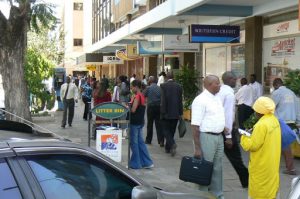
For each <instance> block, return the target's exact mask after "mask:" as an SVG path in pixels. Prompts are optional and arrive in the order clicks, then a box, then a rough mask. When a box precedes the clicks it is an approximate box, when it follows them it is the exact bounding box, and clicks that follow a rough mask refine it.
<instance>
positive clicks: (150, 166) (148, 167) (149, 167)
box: [143, 164, 154, 169]
mask: <svg viewBox="0 0 300 199" xmlns="http://www.w3.org/2000/svg"><path fill="white" fill-rule="evenodd" d="M153 167H154V164H151V165H149V166H145V167H143V169H152V168H153Z"/></svg>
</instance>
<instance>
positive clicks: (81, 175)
mask: <svg viewBox="0 0 300 199" xmlns="http://www.w3.org/2000/svg"><path fill="white" fill-rule="evenodd" d="M27 161H28V163H29V165H30V167H31V168H32V170H33V172H34V174H35V176H36V178H37V180H38V181H39V183H40V185H41V187H42V190H43V192H44V194H45V196H46V198H47V199H66V198H72V199H117V198H118V199H119V198H124V199H127V198H128V199H130V198H131V191H132V189H133V187H134V186H136V184H135V183H134V182H133V181H132V180H130V179H128V178H127V177H126V176H124V175H122V174H121V173H120V172H118V171H116V170H114V169H112V168H109V167H108V166H107V165H104V164H102V163H101V162H100V161H97V160H94V159H92V158H89V157H84V156H79V155H48V156H31V157H28V158H27Z"/></svg>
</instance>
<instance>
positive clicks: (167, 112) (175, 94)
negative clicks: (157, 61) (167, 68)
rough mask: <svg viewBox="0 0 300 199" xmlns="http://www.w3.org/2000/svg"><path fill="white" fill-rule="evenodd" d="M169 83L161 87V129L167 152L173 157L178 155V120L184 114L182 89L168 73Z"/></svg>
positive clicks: (171, 74)
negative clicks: (175, 136) (176, 134)
mask: <svg viewBox="0 0 300 199" xmlns="http://www.w3.org/2000/svg"><path fill="white" fill-rule="evenodd" d="M166 77H167V81H166V82H165V83H163V84H161V85H160V87H161V106H160V116H161V125H162V126H161V127H162V131H163V133H164V136H165V138H166V145H165V151H166V153H171V156H174V155H175V154H176V147H177V145H176V143H175V140H174V134H175V131H176V126H177V122H178V119H179V118H180V117H181V116H182V114H183V106H182V88H181V86H180V85H179V84H178V83H176V82H175V81H174V80H173V73H171V72H168V73H167V76H166Z"/></svg>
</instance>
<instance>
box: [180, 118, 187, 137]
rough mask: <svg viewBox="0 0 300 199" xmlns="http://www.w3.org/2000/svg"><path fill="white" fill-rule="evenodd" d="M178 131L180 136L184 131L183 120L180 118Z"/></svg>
mask: <svg viewBox="0 0 300 199" xmlns="http://www.w3.org/2000/svg"><path fill="white" fill-rule="evenodd" d="M178 132H179V137H180V138H182V137H183V136H184V135H185V133H186V126H185V121H184V120H183V119H182V118H180V119H179V124H178Z"/></svg>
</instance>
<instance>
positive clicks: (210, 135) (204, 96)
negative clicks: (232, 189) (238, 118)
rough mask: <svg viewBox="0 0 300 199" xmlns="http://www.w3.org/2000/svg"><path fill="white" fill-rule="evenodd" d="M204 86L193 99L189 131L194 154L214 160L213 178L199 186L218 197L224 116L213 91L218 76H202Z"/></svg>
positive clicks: (221, 186)
mask: <svg viewBox="0 0 300 199" xmlns="http://www.w3.org/2000/svg"><path fill="white" fill-rule="evenodd" d="M204 88H205V90H204V91H203V92H202V93H201V94H200V95H198V96H197V97H196V98H195V99H194V101H193V103H192V118H191V119H192V120H191V124H192V132H193V139H194V148H195V149H194V150H195V152H194V157H195V158H201V157H203V158H204V159H205V160H207V161H210V162H213V173H212V180H211V184H210V185H209V186H200V190H202V191H208V190H209V191H210V192H212V193H213V194H214V195H215V196H216V197H217V198H224V196H223V174H222V170H223V169H222V167H223V166H222V157H223V152H224V140H223V136H222V132H223V131H224V128H225V116H224V109H223V106H222V102H221V100H220V98H219V97H218V96H216V94H217V93H218V92H219V90H220V81H219V78H218V77H217V76H215V75H209V76H207V77H205V78H204Z"/></svg>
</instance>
